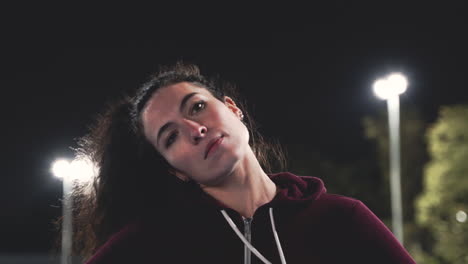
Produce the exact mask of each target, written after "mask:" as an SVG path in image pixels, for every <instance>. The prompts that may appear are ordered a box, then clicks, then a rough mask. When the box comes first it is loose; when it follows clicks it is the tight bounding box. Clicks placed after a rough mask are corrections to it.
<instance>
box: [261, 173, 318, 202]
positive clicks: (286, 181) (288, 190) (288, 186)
mask: <svg viewBox="0 0 468 264" xmlns="http://www.w3.org/2000/svg"><path fill="white" fill-rule="evenodd" d="M268 176H269V177H270V178H271V180H272V181H273V182H274V183H275V184H276V186H278V188H279V189H280V190H279V192H278V193H277V194H276V196H275V198H274V199H273V201H272V203H278V202H286V203H287V202H295V203H297V202H309V201H314V200H317V199H319V198H320V196H321V195H322V194H324V193H326V192H327V189H326V188H325V186H324V184H323V181H322V180H321V179H319V178H316V177H310V176H297V175H294V174H292V173H290V172H281V173H276V174H269V175H268Z"/></svg>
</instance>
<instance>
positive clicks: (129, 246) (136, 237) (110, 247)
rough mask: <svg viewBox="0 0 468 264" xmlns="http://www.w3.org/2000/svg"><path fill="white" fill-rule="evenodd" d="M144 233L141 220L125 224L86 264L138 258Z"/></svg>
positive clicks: (119, 261)
mask: <svg viewBox="0 0 468 264" xmlns="http://www.w3.org/2000/svg"><path fill="white" fill-rule="evenodd" d="M143 233H144V232H143V230H142V225H141V223H140V222H139V221H135V222H131V223H129V224H127V225H125V226H124V227H122V228H121V229H120V230H119V231H118V232H116V233H115V234H113V235H112V236H111V237H110V238H109V239H108V240H107V241H106V242H105V243H104V244H103V245H102V246H100V247H99V248H98V249H97V251H96V252H95V254H94V255H93V256H92V257H91V258H90V259H89V260H88V261H87V262H86V264H102V263H129V261H134V260H136V258H137V257H138V256H139V255H140V254H139V253H138V251H139V250H140V249H141V245H142V242H143V241H144V239H142V238H143V237H144V236H143Z"/></svg>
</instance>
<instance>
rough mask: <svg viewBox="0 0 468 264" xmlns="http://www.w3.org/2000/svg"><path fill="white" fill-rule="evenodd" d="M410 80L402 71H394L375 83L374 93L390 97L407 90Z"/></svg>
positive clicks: (384, 97)
mask: <svg viewBox="0 0 468 264" xmlns="http://www.w3.org/2000/svg"><path fill="white" fill-rule="evenodd" d="M407 86H408V81H407V80H406V78H405V76H403V74H401V73H392V74H390V75H389V76H387V77H386V78H383V79H379V80H377V81H376V82H375V83H374V86H373V88H374V93H375V95H377V97H379V98H381V99H385V100H387V99H390V98H392V97H395V96H398V95H400V94H402V93H404V92H405V91H406V87H407Z"/></svg>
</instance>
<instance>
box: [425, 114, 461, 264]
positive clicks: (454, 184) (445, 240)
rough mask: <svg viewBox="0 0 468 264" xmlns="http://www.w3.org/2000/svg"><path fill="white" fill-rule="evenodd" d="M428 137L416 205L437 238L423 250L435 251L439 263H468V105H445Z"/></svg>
mask: <svg viewBox="0 0 468 264" xmlns="http://www.w3.org/2000/svg"><path fill="white" fill-rule="evenodd" d="M426 140H427V143H428V147H429V154H430V161H429V163H427V165H426V166H425V170H424V192H423V194H422V195H421V196H420V197H419V198H418V200H417V203H416V207H417V221H418V223H419V224H420V225H421V226H423V227H424V228H426V229H427V230H429V231H430V233H431V236H432V238H433V240H432V241H431V243H430V245H428V246H427V247H426V248H423V249H422V252H421V253H422V255H423V256H424V255H426V254H427V252H431V251H432V252H433V254H434V258H435V259H436V260H437V261H438V262H439V263H455V264H456V263H468V250H467V245H468V222H466V213H467V212H468V105H456V106H445V107H442V108H441V109H440V112H439V118H438V120H437V121H436V122H435V124H434V125H433V126H432V127H431V128H430V129H429V130H428V132H427V134H426ZM457 218H458V219H457ZM433 260H434V259H433Z"/></svg>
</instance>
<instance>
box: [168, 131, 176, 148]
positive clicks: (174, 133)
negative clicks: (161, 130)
mask: <svg viewBox="0 0 468 264" xmlns="http://www.w3.org/2000/svg"><path fill="white" fill-rule="evenodd" d="M177 134H178V133H177V132H172V133H171V134H170V135H169V137H167V140H166V148H168V147H170V146H171V145H172V143H174V142H175V140H176V138H177Z"/></svg>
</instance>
